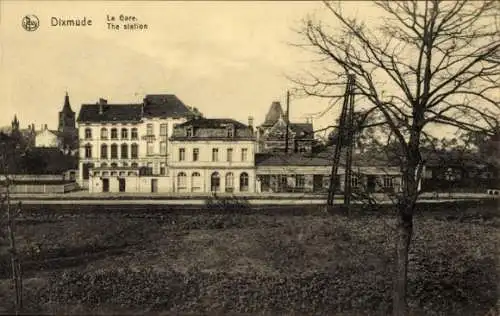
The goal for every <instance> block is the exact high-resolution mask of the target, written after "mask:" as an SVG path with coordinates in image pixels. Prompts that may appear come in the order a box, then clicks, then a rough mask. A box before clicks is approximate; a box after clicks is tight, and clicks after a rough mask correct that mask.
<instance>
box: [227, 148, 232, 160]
mask: <svg viewBox="0 0 500 316" xmlns="http://www.w3.org/2000/svg"><path fill="white" fill-rule="evenodd" d="M227 161H228V162H231V161H233V149H232V148H228V149H227Z"/></svg>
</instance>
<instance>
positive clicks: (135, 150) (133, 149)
mask: <svg viewBox="0 0 500 316" xmlns="http://www.w3.org/2000/svg"><path fill="white" fill-rule="evenodd" d="M138 156H139V146H138V145H137V144H132V145H131V146H130V158H132V159H137V157H138Z"/></svg>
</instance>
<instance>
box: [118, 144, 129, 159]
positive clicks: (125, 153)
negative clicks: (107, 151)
mask: <svg viewBox="0 0 500 316" xmlns="http://www.w3.org/2000/svg"><path fill="white" fill-rule="evenodd" d="M120 152H121V155H120V156H121V158H122V159H127V158H128V146H127V144H122V146H121V151H120Z"/></svg>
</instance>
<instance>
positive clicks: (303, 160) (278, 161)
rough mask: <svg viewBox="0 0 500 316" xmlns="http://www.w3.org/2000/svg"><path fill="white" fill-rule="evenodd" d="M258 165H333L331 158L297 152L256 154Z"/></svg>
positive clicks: (256, 163)
mask: <svg viewBox="0 0 500 316" xmlns="http://www.w3.org/2000/svg"><path fill="white" fill-rule="evenodd" d="M255 165H256V166H331V165H332V162H331V160H328V159H325V158H321V157H312V156H304V155H303V154H296V153H288V154H285V153H273V154H255Z"/></svg>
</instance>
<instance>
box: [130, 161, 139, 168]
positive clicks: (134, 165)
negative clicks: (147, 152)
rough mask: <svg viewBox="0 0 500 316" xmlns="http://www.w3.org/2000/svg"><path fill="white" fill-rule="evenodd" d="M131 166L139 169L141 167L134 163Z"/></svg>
mask: <svg viewBox="0 0 500 316" xmlns="http://www.w3.org/2000/svg"><path fill="white" fill-rule="evenodd" d="M130 166H131V167H132V168H137V167H139V165H138V164H137V162H133V163H132V164H131V165H130Z"/></svg>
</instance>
